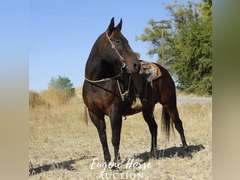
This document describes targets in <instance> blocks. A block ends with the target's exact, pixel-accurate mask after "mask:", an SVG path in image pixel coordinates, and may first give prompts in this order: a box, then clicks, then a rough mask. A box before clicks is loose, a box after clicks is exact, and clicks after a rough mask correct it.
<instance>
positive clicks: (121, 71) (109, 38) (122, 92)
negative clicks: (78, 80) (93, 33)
mask: <svg viewBox="0 0 240 180" xmlns="http://www.w3.org/2000/svg"><path fill="white" fill-rule="evenodd" d="M105 35H106V37H107V39H108V41H109V43H110V44H111V47H112V49H113V50H114V51H115V53H116V54H117V55H118V57H119V59H120V62H121V64H122V66H121V69H120V73H119V74H117V75H115V76H112V77H109V78H103V79H99V80H90V79H88V78H86V77H85V80H86V81H87V82H89V83H91V84H93V85H95V86H97V87H100V88H102V89H104V90H105V91H107V92H111V93H112V94H114V95H115V93H113V92H112V91H111V90H107V89H105V88H103V87H101V86H99V85H96V83H100V82H106V81H110V80H113V79H116V80H117V85H118V90H119V93H120V96H121V100H122V101H125V98H126V97H127V96H128V95H129V91H130V86H131V76H129V79H128V88H127V90H125V91H122V89H121V86H120V83H119V79H118V78H119V77H121V75H122V73H123V70H124V69H125V68H126V66H127V65H126V63H125V59H124V58H123V57H122V55H121V54H120V53H119V51H118V50H117V48H116V47H115V45H114V44H113V42H112V40H111V36H110V37H109V35H108V33H107V32H105Z"/></svg>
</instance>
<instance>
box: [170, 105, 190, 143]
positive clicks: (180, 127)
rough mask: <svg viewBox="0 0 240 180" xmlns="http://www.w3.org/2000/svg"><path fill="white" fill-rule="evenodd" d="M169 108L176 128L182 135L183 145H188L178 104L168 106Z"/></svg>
mask: <svg viewBox="0 0 240 180" xmlns="http://www.w3.org/2000/svg"><path fill="white" fill-rule="evenodd" d="M167 110H168V113H169V115H170V117H171V119H172V121H173V123H174V125H175V128H176V129H177V131H178V133H179V134H180V136H181V140H182V145H183V147H187V143H186V139H185V135H184V129H183V125H182V121H181V119H180V118H179V114H178V110H177V107H176V106H167Z"/></svg>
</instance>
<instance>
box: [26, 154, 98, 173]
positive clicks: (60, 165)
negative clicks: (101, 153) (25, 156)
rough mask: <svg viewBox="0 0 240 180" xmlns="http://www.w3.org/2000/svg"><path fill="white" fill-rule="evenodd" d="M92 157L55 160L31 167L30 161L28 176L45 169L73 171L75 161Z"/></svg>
mask: <svg viewBox="0 0 240 180" xmlns="http://www.w3.org/2000/svg"><path fill="white" fill-rule="evenodd" d="M94 157H95V156H82V157H81V158H78V159H72V160H67V161H62V162H57V163H52V164H44V165H42V166H37V167H33V165H32V164H31V162H30V165H29V176H32V175H36V174H39V173H42V172H46V171H52V170H55V169H66V170H69V171H73V170H75V168H74V166H73V165H74V164H75V162H76V161H80V160H84V159H89V158H94Z"/></svg>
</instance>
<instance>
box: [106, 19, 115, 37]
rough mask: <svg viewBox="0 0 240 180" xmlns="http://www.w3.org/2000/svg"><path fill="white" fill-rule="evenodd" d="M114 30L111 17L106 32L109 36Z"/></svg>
mask: <svg viewBox="0 0 240 180" xmlns="http://www.w3.org/2000/svg"><path fill="white" fill-rule="evenodd" d="M113 30H114V17H112V19H111V21H110V24H109V25H108V28H107V32H108V33H109V34H111V33H112V32H113Z"/></svg>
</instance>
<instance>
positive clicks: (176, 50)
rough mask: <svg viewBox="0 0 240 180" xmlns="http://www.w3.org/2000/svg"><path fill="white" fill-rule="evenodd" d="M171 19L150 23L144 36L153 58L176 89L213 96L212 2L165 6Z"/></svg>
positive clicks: (142, 38) (140, 38) (206, 0)
mask: <svg viewBox="0 0 240 180" xmlns="http://www.w3.org/2000/svg"><path fill="white" fill-rule="evenodd" d="M166 9H167V10H168V11H169V12H170V14H171V19H167V20H164V21H156V20H150V21H149V23H148V24H149V26H148V27H147V28H145V30H144V34H142V35H140V36H138V37H137V39H139V40H142V41H148V42H151V44H152V48H151V49H150V50H149V52H148V53H149V54H150V55H154V54H157V55H158V57H159V61H158V62H159V63H160V64H162V65H164V66H165V67H166V68H167V69H169V70H170V72H171V73H172V74H173V75H174V77H175V79H177V87H178V88H179V89H181V90H184V91H186V92H190V93H196V94H201V95H202V94H212V64H213V60H212V13H211V12H212V1H211V0H203V1H202V2H200V3H192V2H190V1H189V2H188V3H187V4H183V3H176V2H175V3H172V4H168V5H167V6H166Z"/></svg>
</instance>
